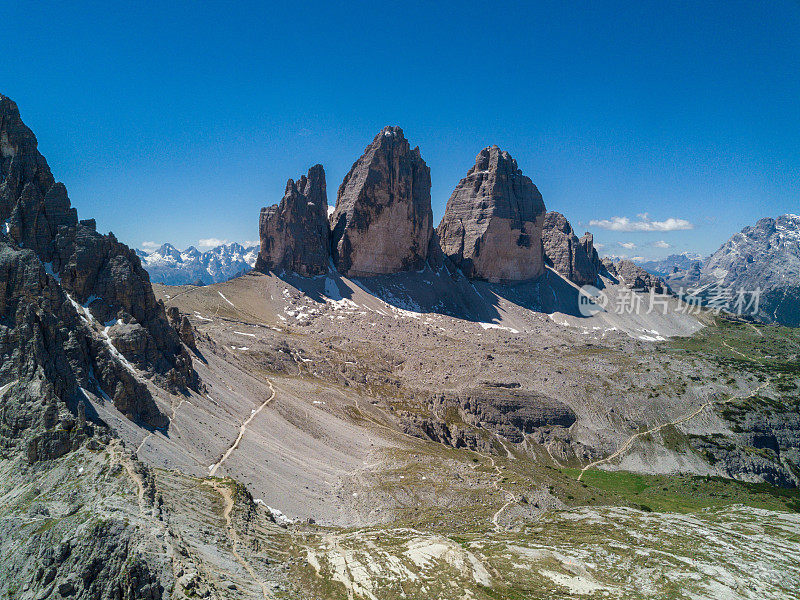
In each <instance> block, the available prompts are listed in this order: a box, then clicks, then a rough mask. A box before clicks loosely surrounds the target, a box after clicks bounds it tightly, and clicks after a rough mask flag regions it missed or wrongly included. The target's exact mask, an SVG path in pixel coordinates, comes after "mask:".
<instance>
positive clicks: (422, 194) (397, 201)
mask: <svg viewBox="0 0 800 600" xmlns="http://www.w3.org/2000/svg"><path fill="white" fill-rule="evenodd" d="M432 223H433V212H432V210H431V175H430V169H428V166H427V165H426V164H425V161H424V160H422V157H421V156H420V153H419V148H414V149H413V150H412V149H411V147H410V145H409V143H408V141H407V140H406V138H405V137H404V136H403V130H402V129H400V128H399V127H384V128H383V129H382V130H381V131H380V133H378V135H377V136H375V139H374V140H372V143H371V144H370V145H369V146H367V149H366V150H365V151H364V154H363V156H361V158H359V159H358V160H357V161H356V162H355V164H354V165H353V167H352V168H351V169H350V172H349V173H348V174H347V175H346V176H345V178H344V181H343V182H342V185H341V186H340V187H339V193H338V195H337V198H336V209H335V211H334V213H333V215H332V216H331V226H332V233H331V254H332V257H333V261H334V263H335V265H336V268H337V269H338V271H339V272H340V273H342V274H343V275H347V276H351V277H369V276H372V275H381V274H387V273H397V272H399V271H406V270H410V269H415V268H419V267H420V266H422V265H423V264H424V262H425V260H426V258H427V256H428V246H429V243H430V240H431V235H432V234H433V225H432Z"/></svg>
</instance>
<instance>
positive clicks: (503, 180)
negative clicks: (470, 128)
mask: <svg viewBox="0 0 800 600" xmlns="http://www.w3.org/2000/svg"><path fill="white" fill-rule="evenodd" d="M544 214H545V207H544V201H543V200H542V195H541V194H540V193H539V190H538V189H537V188H536V186H535V185H534V184H533V182H532V181H531V180H530V178H528V177H526V176H525V175H523V173H522V171H521V170H520V169H519V168H518V166H517V162H516V161H515V160H514V159H513V158H512V157H511V155H510V154H509V153H508V152H505V151H503V150H501V149H500V148H499V147H498V146H489V147H487V148H484V149H483V150H481V152H480V153H479V154H478V156H477V157H476V158H475V164H474V166H473V167H471V168H470V169H469V171H468V172H467V176H466V177H465V178H464V179H462V180H461V181H460V182H459V184H458V185H457V186H456V188H455V190H454V191H453V193H452V195H451V196H450V199H449V200H448V202H447V207H446V208H445V213H444V217H443V218H442V222H441V223H440V224H439V227H438V229H437V233H438V237H439V240H440V243H441V246H442V250H443V251H444V253H445V254H446V255H447V256H448V257H449V258H450V259H451V260H452V261H453V262H454V263H455V264H456V265H457V266H458V267H460V268H461V270H462V271H463V272H464V273H465V274H466V275H467V276H468V277H475V278H479V279H487V280H490V281H510V282H514V281H524V280H527V279H534V278H536V277H538V276H539V275H541V274H542V272H543V269H544V260H543V253H542V244H541V240H542V224H543V222H544Z"/></svg>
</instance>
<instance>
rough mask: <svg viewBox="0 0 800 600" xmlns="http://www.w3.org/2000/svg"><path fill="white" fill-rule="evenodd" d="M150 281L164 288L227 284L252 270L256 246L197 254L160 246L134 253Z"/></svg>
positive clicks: (226, 247)
mask: <svg viewBox="0 0 800 600" xmlns="http://www.w3.org/2000/svg"><path fill="white" fill-rule="evenodd" d="M136 254H137V256H138V257H139V258H140V259H141V261H142V266H143V267H144V268H145V270H146V271H147V272H148V273H149V274H150V281H152V282H153V283H163V284H166V285H184V284H193V285H208V284H211V283H220V282H222V281H227V280H229V279H233V278H234V277H237V276H239V275H241V274H242V273H244V272H246V271H249V270H250V269H252V268H253V265H255V262H256V256H257V255H258V246H249V247H247V248H245V247H244V246H242V245H241V244H237V243H235V242H234V243H233V244H227V245H222V246H217V247H216V248H212V249H211V250H206V251H205V252H200V251H199V250H198V249H197V248H195V247H194V246H189V247H188V248H187V249H186V250H183V251H181V250H178V249H177V248H175V246H173V245H172V244H169V243H167V244H162V245H161V247H160V248H158V249H157V250H154V251H153V252H149V253H148V252H145V251H143V250H136Z"/></svg>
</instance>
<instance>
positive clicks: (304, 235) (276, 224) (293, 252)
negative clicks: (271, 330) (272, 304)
mask: <svg viewBox="0 0 800 600" xmlns="http://www.w3.org/2000/svg"><path fill="white" fill-rule="evenodd" d="M259 237H260V239H261V248H260V250H259V253H258V258H257V259H256V267H255V268H256V269H258V270H260V271H267V270H272V271H280V270H288V271H294V272H296V273H299V274H301V275H320V274H322V273H326V272H327V270H328V257H329V256H330V254H329V243H330V242H329V240H330V233H329V228H328V194H327V191H326V185H325V170H324V169H323V168H322V165H314V166H313V167H311V168H310V169H309V170H308V175H303V176H301V177H300V178H299V179H298V180H297V181H294V180H292V179H289V180H288V181H287V182H286V191H285V192H284V195H283V199H282V200H281V202H280V204H276V205H273V206H269V207H266V208H263V209H261V216H260V219H259Z"/></svg>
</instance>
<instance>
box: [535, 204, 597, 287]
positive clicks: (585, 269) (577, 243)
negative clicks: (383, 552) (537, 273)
mask: <svg viewBox="0 0 800 600" xmlns="http://www.w3.org/2000/svg"><path fill="white" fill-rule="evenodd" d="M542 244H543V246H544V254H545V260H546V261H547V263H548V264H550V265H551V266H552V267H553V268H554V269H555V270H556V271H558V272H559V273H561V275H563V276H564V277H566V278H567V279H569V280H570V281H572V282H573V283H575V284H577V285H594V284H595V283H596V282H597V276H598V274H599V273H600V257H599V256H598V255H597V250H595V248H594V237H593V236H592V234H591V233H589V232H587V233H586V234H585V235H584V236H583V237H582V238H580V239H579V238H578V236H576V235H575V232H574V231H573V230H572V225H570V224H569V221H567V218H566V217H565V216H564V215H562V214H561V213H558V212H548V213H547V214H546V215H545V216H544V226H543V228H542Z"/></svg>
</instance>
